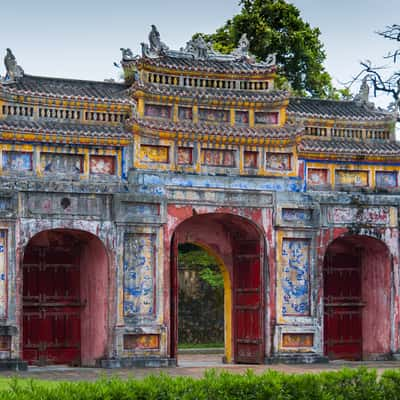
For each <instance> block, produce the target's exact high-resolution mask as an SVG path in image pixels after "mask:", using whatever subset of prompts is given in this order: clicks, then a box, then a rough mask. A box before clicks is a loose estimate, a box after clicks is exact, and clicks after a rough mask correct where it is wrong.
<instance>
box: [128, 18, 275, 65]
mask: <svg viewBox="0 0 400 400" xmlns="http://www.w3.org/2000/svg"><path fill="white" fill-rule="evenodd" d="M141 46H142V57H145V58H160V57H162V56H169V57H174V58H187V59H192V60H215V61H236V62H240V61H241V62H248V63H251V64H254V65H256V66H260V67H271V66H274V65H276V54H270V55H269V56H268V57H267V58H266V60H264V61H261V62H257V61H256V59H255V57H254V56H253V55H250V53H249V46H250V42H249V40H248V38H247V35H246V33H244V34H243V35H242V36H241V38H240V40H239V43H238V47H237V48H236V49H235V50H233V51H232V52H231V53H230V54H222V53H220V52H218V51H216V50H214V49H213V45H212V43H211V42H206V40H205V39H204V37H203V36H201V35H199V36H196V37H195V38H193V39H191V40H189V41H188V42H187V43H186V46H185V48H181V49H180V50H171V49H170V48H169V47H168V46H167V45H166V44H165V43H164V42H162V41H161V38H160V33H159V32H158V30H157V27H156V26H155V25H151V31H150V33H149V44H147V43H141ZM126 50H129V49H126ZM122 59H123V61H132V60H134V59H135V57H133V55H132V52H130V53H129V52H126V51H125V52H124V51H123V52H122Z"/></svg>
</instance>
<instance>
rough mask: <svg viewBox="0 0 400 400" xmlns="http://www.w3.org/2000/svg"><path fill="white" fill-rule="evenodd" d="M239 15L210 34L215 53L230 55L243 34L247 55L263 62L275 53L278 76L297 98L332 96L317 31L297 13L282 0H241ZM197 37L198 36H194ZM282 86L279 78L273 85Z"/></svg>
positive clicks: (208, 39)
mask: <svg viewBox="0 0 400 400" xmlns="http://www.w3.org/2000/svg"><path fill="white" fill-rule="evenodd" d="M240 4H241V5H242V9H241V12H240V13H239V14H237V15H235V16H234V17H233V18H232V19H230V20H228V21H227V22H226V23H225V24H224V25H223V26H222V27H221V28H219V29H217V31H216V32H215V33H213V34H210V35H203V34H201V35H202V36H204V38H205V39H206V41H211V42H212V43H213V45H214V48H215V50H218V51H220V52H223V53H229V52H231V51H232V50H233V49H234V48H235V47H236V46H237V44H238V42H239V39H240V37H241V36H242V34H243V33H246V34H247V37H248V39H249V41H250V52H251V53H252V54H254V55H255V56H257V58H258V59H260V60H264V59H265V58H266V57H267V56H268V54H272V53H276V55H277V63H278V66H279V68H280V73H281V74H282V75H283V76H284V77H285V78H286V79H287V81H288V82H289V83H290V86H291V88H292V89H293V91H294V92H295V94H297V95H301V96H304V95H308V96H316V97H321V98H326V97H333V96H334V95H335V93H336V91H335V89H334V88H333V86H332V83H331V77H330V75H329V74H328V72H326V70H325V69H324V66H323V62H324V60H325V58H326V55H325V50H324V47H323V44H322V43H321V41H320V38H319V36H320V30H319V29H318V28H312V27H311V26H310V25H309V24H308V23H307V22H305V21H304V20H303V19H302V18H301V16H300V11H299V10H298V9H297V8H296V7H295V6H294V5H292V4H289V3H287V2H286V1H285V0H241V1H240ZM196 35H199V34H196ZM284 84H285V80H284V79H283V80H282V78H281V79H280V80H278V81H277V86H278V87H281V86H282V85H284Z"/></svg>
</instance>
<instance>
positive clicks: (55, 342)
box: [23, 246, 81, 365]
mask: <svg viewBox="0 0 400 400" xmlns="http://www.w3.org/2000/svg"><path fill="white" fill-rule="evenodd" d="M78 260H79V258H78V254H74V253H73V252H71V250H66V249H63V248H52V247H34V246H29V247H28V248H27V251H26V253H25V256H24V264H23V358H24V360H26V361H28V362H29V363H30V364H38V365H46V364H72V365H79V364H80V336H81V332H80V311H81V304H80V282H79V279H80V278H79V263H78Z"/></svg>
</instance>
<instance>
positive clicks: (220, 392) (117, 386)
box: [0, 368, 400, 400]
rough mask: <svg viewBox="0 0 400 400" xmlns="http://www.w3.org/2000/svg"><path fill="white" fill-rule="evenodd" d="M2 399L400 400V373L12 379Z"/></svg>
mask: <svg viewBox="0 0 400 400" xmlns="http://www.w3.org/2000/svg"><path fill="white" fill-rule="evenodd" d="M0 398H1V399H2V400H11V399H12V400H39V399H40V400H67V399H68V400H69V399H76V400H144V399H146V400H147V399H149V400H152V399H154V400H155V399H159V400H173V399H174V400H178V399H185V400H195V399H196V400H208V399H210V400H211V399H212V400H227V399H229V400H235V399H237V400H244V399H246V400H261V399H265V400H295V399H296V400H400V372H399V371H398V370H396V371H386V372H385V373H384V374H383V375H382V377H381V379H378V377H377V374H376V371H374V370H367V369H365V368H360V369H354V370H350V369H344V370H342V371H339V372H324V373H321V374H304V375H289V374H283V373H280V372H276V371H272V370H267V371H266V372H265V373H264V374H262V375H255V374H254V373H253V372H252V371H248V372H247V373H245V374H243V375H234V374H230V373H228V372H221V373H217V372H216V371H215V370H210V371H207V372H206V373H205V376H204V377H203V378H202V379H194V378H190V377H177V378H172V377H170V376H168V375H165V374H161V375H159V376H154V375H152V376H148V377H146V378H144V379H142V380H138V379H129V380H121V379H117V378H111V379H101V380H99V381H97V382H74V383H72V382H52V384H51V385H47V384H45V383H43V382H42V381H26V380H16V379H13V380H10V385H9V386H8V387H7V388H5V389H4V388H3V389H1V390H0Z"/></svg>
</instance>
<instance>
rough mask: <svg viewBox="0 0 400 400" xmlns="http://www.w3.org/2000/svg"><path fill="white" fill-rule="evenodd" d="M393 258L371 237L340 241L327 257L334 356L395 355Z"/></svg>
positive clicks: (327, 310)
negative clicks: (393, 338)
mask: <svg viewBox="0 0 400 400" xmlns="http://www.w3.org/2000/svg"><path fill="white" fill-rule="evenodd" d="M390 260H391V257H390V253H389V250H388V248H387V246H386V245H385V244H384V243H383V242H382V241H380V240H378V239H374V238H371V237H367V236H356V235H353V236H345V237H340V238H338V239H336V240H334V241H333V242H332V243H331V244H330V245H329V247H328V249H327V251H326V254H325V259H324V270H323V274H324V351H325V355H327V356H328V357H329V358H330V359H350V360H371V359H372V360H373V359H383V358H389V357H390V343H391V312H390V310H391V261H390Z"/></svg>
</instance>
